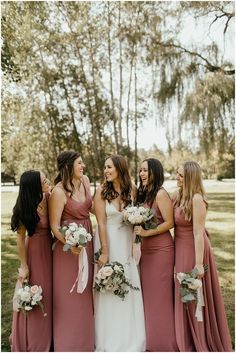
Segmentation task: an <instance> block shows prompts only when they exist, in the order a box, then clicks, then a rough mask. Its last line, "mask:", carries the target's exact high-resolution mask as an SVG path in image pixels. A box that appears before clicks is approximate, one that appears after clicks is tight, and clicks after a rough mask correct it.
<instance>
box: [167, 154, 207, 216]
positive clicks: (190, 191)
mask: <svg viewBox="0 0 236 353" xmlns="http://www.w3.org/2000/svg"><path fill="white" fill-rule="evenodd" d="M183 170H184V175H183V187H182V188H180V189H179V193H178V196H177V198H176V199H175V201H174V207H179V206H180V205H181V207H182V209H183V212H184V214H185V219H186V220H187V221H189V222H190V221H191V220H192V204H193V196H194V195H195V194H201V195H202V197H203V200H204V202H205V204H206V207H207V208H208V202H207V200H206V193H205V190H204V187H203V183H202V170H201V167H200V166H199V164H198V163H197V162H195V161H188V162H185V163H184V164H183Z"/></svg>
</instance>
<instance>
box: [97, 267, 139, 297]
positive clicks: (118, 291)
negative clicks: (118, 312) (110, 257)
mask: <svg viewBox="0 0 236 353" xmlns="http://www.w3.org/2000/svg"><path fill="white" fill-rule="evenodd" d="M127 287H130V288H131V289H134V290H139V288H138V287H134V286H133V285H132V284H131V283H130V282H129V280H128V279H127V278H126V277H125V271H124V267H123V265H122V264H121V263H119V262H117V261H114V262H111V263H109V264H106V265H105V266H103V267H102V268H100V270H99V271H98V273H97V274H96V276H95V283H94V289H95V290H97V291H98V292H101V293H105V292H111V293H113V294H114V295H117V296H118V297H120V298H121V299H122V300H124V298H125V295H126V294H127V293H129V290H128V289H127Z"/></svg>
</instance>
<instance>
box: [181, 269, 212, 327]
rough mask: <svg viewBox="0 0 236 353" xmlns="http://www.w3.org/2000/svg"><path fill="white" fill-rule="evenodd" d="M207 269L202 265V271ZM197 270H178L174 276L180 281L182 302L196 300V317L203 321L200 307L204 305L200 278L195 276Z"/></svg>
mask: <svg viewBox="0 0 236 353" xmlns="http://www.w3.org/2000/svg"><path fill="white" fill-rule="evenodd" d="M207 269H208V267H207V265H204V271H205V272H206V271H207ZM197 276H198V270H197V269H196V268H194V269H193V270H192V271H190V272H178V273H177V274H176V277H177V279H178V281H179V283H180V297H181V301H182V302H183V303H186V304H187V303H189V302H192V301H196V302H197V308H196V317H197V320H198V321H203V319H202V311H201V307H202V306H204V298H203V294H202V280H201V279H198V278H197Z"/></svg>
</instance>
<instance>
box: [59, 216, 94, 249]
mask: <svg viewBox="0 0 236 353" xmlns="http://www.w3.org/2000/svg"><path fill="white" fill-rule="evenodd" d="M59 231H60V232H61V233H62V234H63V235H64V237H65V240H66V244H64V246H63V250H64V251H68V250H69V249H70V248H71V247H72V246H77V247H79V246H80V247H86V245H87V242H88V241H91V240H92V236H91V234H90V233H88V232H87V230H86V229H85V228H84V227H83V226H82V225H81V224H79V225H78V224H76V223H75V222H73V223H69V224H68V225H64V226H63V227H61V228H60V229H59Z"/></svg>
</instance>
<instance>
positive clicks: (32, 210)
mask: <svg viewBox="0 0 236 353" xmlns="http://www.w3.org/2000/svg"><path fill="white" fill-rule="evenodd" d="M42 199H43V192H42V185H41V179H40V172H39V171H37V170H29V171H26V172H24V173H23V174H22V175H21V178H20V187H19V194H18V197H17V200H16V204H15V206H14V208H13V215H12V217H11V229H12V230H13V231H16V230H17V229H18V228H19V226H20V225H23V226H24V227H25V228H26V230H27V232H28V236H32V235H33V234H34V232H35V228H36V225H37V224H38V222H39V220H40V218H39V215H38V212H37V208H38V205H39V203H40V202H41V201H42Z"/></svg>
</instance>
